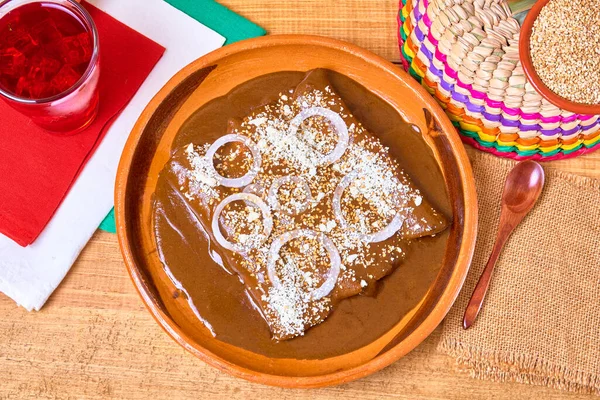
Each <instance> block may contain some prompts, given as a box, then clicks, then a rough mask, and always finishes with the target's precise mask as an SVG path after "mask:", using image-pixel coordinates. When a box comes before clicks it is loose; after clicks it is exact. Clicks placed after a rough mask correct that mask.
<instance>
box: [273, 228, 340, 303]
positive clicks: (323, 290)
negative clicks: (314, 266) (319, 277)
mask: <svg viewBox="0 0 600 400" xmlns="http://www.w3.org/2000/svg"><path fill="white" fill-rule="evenodd" d="M299 237H308V238H311V239H318V240H319V242H321V244H322V245H323V247H325V249H326V250H327V254H328V255H329V264H330V268H329V270H328V271H327V275H326V277H327V278H326V279H325V282H323V284H321V286H319V287H318V288H316V289H314V290H313V291H312V292H311V293H310V296H311V298H312V300H319V299H321V298H323V297H325V296H327V295H328V294H329V293H331V291H332V290H333V288H335V285H336V283H337V279H338V276H339V275H340V265H341V264H342V261H341V259H340V254H339V253H338V250H337V247H335V244H334V243H333V241H332V240H331V239H329V238H328V237H327V236H326V235H325V234H324V233H319V232H315V231H313V230H312V229H296V230H293V231H289V232H286V233H284V234H282V235H280V236H278V237H276V238H275V239H274V240H273V243H271V248H270V249H269V259H268V261H267V274H268V276H269V280H270V281H271V283H272V284H273V286H274V287H275V288H278V287H281V285H282V284H281V280H280V279H279V277H278V276H277V271H276V270H275V261H276V260H277V258H279V250H281V247H282V246H283V245H284V244H286V243H287V242H289V241H290V240H293V239H296V238H299Z"/></svg>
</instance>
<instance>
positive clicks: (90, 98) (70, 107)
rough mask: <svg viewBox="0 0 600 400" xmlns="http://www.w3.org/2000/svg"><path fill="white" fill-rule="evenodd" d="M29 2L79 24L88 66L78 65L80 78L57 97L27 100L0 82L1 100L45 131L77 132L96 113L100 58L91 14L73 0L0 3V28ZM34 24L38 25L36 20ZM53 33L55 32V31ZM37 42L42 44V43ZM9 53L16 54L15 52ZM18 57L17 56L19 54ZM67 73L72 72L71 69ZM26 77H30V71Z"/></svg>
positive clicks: (32, 0)
mask: <svg viewBox="0 0 600 400" xmlns="http://www.w3.org/2000/svg"><path fill="white" fill-rule="evenodd" d="M32 3H41V5H43V7H49V8H51V9H54V10H60V11H61V12H64V13H66V14H67V15H68V16H67V18H75V19H76V20H77V21H78V23H79V24H81V26H82V27H83V29H84V30H85V32H86V33H87V34H89V36H87V37H88V38H91V40H92V50H91V57H90V60H89V63H88V64H87V67H85V64H81V66H82V68H83V67H84V68H85V70H84V71H83V74H82V75H81V77H80V78H79V79H78V80H77V81H75V83H74V84H72V85H71V86H70V87H68V88H67V89H65V90H63V91H61V92H60V93H58V94H54V95H52V96H49V97H44V98H39V99H38V98H27V97H24V96H19V95H17V94H16V93H15V92H13V91H10V90H9V89H8V88H5V87H3V86H2V84H1V83H0V97H1V98H3V99H4V100H5V101H6V102H7V103H8V104H9V105H10V106H11V107H12V108H14V109H15V110H17V111H19V112H20V113H22V114H24V115H26V116H27V117H29V118H30V119H31V120H32V121H33V122H34V123H36V124H37V125H39V126H40V127H42V128H44V129H45V130H48V131H51V132H56V133H62V134H72V133H76V132H80V131H81V130H83V129H84V128H86V127H87V126H89V125H90V124H91V123H92V121H93V120H94V118H95V117H96V114H97V112H98V101H99V99H98V79H99V76H100V63H99V61H100V59H99V58H100V57H99V44H98V31H97V30H96V25H95V24H94V21H93V20H92V17H91V16H90V14H89V13H88V12H87V11H86V10H85V9H84V8H83V7H82V6H81V5H80V4H79V3H77V2H76V1H73V0H5V1H2V0H0V26H2V19H3V18H7V16H8V14H9V13H11V12H12V15H14V14H15V13H18V12H19V8H20V7H23V6H27V5H31V4H32ZM53 15H55V14H53ZM63 17H64V16H63ZM35 22H36V23H37V22H39V21H35ZM71 22H72V21H71ZM32 25H34V26H39V25H40V24H38V25H35V24H34V23H32ZM37 29H40V28H37ZM56 30H57V31H58V29H56ZM29 32H31V31H29ZM26 36H27V35H26ZM28 37H29V38H33V36H32V35H29V36H28ZM67 39H69V38H67ZM2 40H3V39H2V38H0V42H2ZM32 40H33V39H32ZM39 41H40V42H41V40H39ZM60 41H61V43H60V44H61V45H63V37H62V36H61V39H60ZM76 43H79V42H76ZM12 51H13V52H17V50H12ZM75 51H76V52H75V53H74V54H77V48H75ZM18 54H19V57H20V56H21V53H18ZM88 55H89V53H88ZM0 56H2V54H0ZM38 59H39V58H38ZM27 62H30V61H27ZM65 63H67V61H65ZM13 64H14V61H13ZM0 66H1V65H0ZM65 66H66V64H65ZM70 71H74V70H73V69H70ZM1 74H2V70H0V77H1ZM29 74H31V70H30V72H29ZM76 76H77V75H75V77H76ZM61 78H62V77H61ZM22 79H25V78H22ZM66 79H67V78H65V80H64V81H63V82H69V81H68V80H66ZM72 80H74V77H73V76H71V81H72ZM53 82H54V81H53ZM30 97H31V96H30Z"/></svg>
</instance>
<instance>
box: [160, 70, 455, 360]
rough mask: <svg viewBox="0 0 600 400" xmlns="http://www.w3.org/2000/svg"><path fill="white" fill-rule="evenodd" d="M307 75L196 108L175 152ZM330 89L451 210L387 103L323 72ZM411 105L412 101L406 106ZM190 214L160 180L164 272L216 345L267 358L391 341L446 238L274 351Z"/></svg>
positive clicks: (414, 138)
mask: <svg viewBox="0 0 600 400" xmlns="http://www.w3.org/2000/svg"><path fill="white" fill-rule="evenodd" d="M304 77H305V73H304V72H279V73H273V74H269V75H264V76H261V77H258V78H256V79H253V80H251V81H248V82H246V83H244V84H242V85H240V86H238V87H236V88H235V89H233V90H232V91H231V92H230V93H229V94H228V95H227V96H224V97H220V98H217V99H215V100H213V101H211V102H210V103H208V104H206V105H205V106H203V107H202V108H200V109H198V110H197V111H196V112H195V113H194V114H193V115H192V116H191V117H190V118H189V119H188V120H187V121H186V122H185V123H184V125H183V126H182V127H181V129H180V131H179V132H178V134H177V136H176V138H175V141H174V143H173V147H172V148H173V149H177V148H180V147H182V146H186V145H187V144H189V143H191V142H203V143H205V142H212V141H214V140H215V139H217V138H218V137H220V136H223V135H224V134H225V133H226V131H227V124H228V120H230V119H231V118H242V117H243V116H244V115H248V114H249V113H250V110H251V109H253V108H255V107H257V106H259V105H264V104H267V103H270V102H272V101H273V100H274V99H276V98H277V97H278V95H279V93H281V92H283V91H286V90H288V89H290V88H293V87H295V86H296V85H298V84H299V83H300V82H301V81H302V79H303V78H304ZM327 78H328V79H329V81H330V83H331V85H332V86H333V88H334V90H335V91H336V92H337V93H338V94H339V95H340V96H341V97H342V98H343V99H344V101H345V103H346V105H347V106H348V108H349V109H350V111H351V112H352V113H353V114H354V116H355V117H356V118H357V119H358V120H359V121H361V122H362V124H363V125H364V126H365V128H367V129H368V130H369V131H370V132H372V133H373V134H375V135H376V136H377V137H379V139H380V140H381V141H382V142H383V144H384V145H386V146H388V147H389V148H390V152H391V155H392V156H393V157H395V158H396V159H397V160H398V161H399V163H400V166H401V167H402V168H403V169H404V170H405V171H406V172H407V173H408V175H409V176H410V177H411V178H412V180H413V182H414V183H415V184H416V185H417V187H419V189H420V190H421V192H422V193H423V194H424V195H425V196H426V198H427V199H428V200H429V201H430V203H431V204H432V206H433V207H434V208H436V209H437V210H438V211H440V212H442V213H443V214H445V215H446V216H448V217H450V216H451V206H450V202H449V198H448V195H447V193H446V187H445V184H444V179H443V175H442V173H441V171H440V170H439V168H438V165H437V162H436V161H435V158H434V157H433V154H432V153H431V151H430V150H429V148H428V146H427V145H426V143H425V142H424V140H423V139H422V137H421V133H419V132H416V131H415V130H414V129H413V126H412V125H410V124H408V123H406V122H405V121H404V120H403V119H402V117H401V116H400V115H399V114H398V113H397V112H396V111H395V110H394V109H393V108H392V107H391V106H390V105H389V104H387V103H386V102H385V101H383V100H382V99H380V98H379V97H377V96H376V95H374V94H373V93H371V92H369V91H368V90H367V89H366V88H364V87H363V86H361V85H360V84H358V83H357V82H355V81H353V80H351V79H350V78H348V77H346V76H343V75H341V74H338V73H336V72H333V71H327ZM405 101H407V102H409V101H412V99H410V98H407V99H406V100H405ZM190 212H191V211H190V210H189V209H188V208H187V207H186V205H185V202H184V201H183V200H182V198H181V197H180V195H179V194H177V192H176V191H175V190H173V188H172V187H171V185H170V184H169V183H168V182H166V181H165V179H162V178H159V182H158V184H157V189H156V192H155V233H156V237H157V243H158V248H159V254H160V257H161V260H162V262H163V264H164V265H166V266H167V267H168V271H169V273H170V274H171V276H172V277H173V278H175V279H176V280H177V281H178V282H179V283H180V284H181V286H182V287H183V288H184V289H185V291H186V293H187V295H186V294H185V293H181V294H179V295H182V296H188V295H189V297H190V299H191V300H192V302H193V304H194V306H195V307H196V309H197V313H198V314H199V316H200V318H201V319H202V320H203V322H204V324H205V325H206V326H210V329H211V331H212V332H213V334H214V335H215V336H216V338H217V339H218V340H221V341H223V342H226V343H229V344H232V345H235V346H239V347H241V348H244V349H246V350H250V351H252V352H255V353H258V354H263V355H265V356H268V357H281V358H296V359H322V358H327V357H332V356H337V355H341V354H345V353H348V352H350V351H353V350H356V349H358V348H361V347H363V346H365V345H367V344H369V343H371V342H372V341H373V340H375V339H377V338H378V337H380V336H381V335H382V334H384V333H385V332H387V331H388V330H389V329H390V328H392V327H393V326H394V325H395V324H397V323H398V322H399V321H400V320H401V319H402V317H404V316H405V315H406V314H407V313H408V312H409V311H410V310H411V309H413V308H414V307H415V306H416V305H417V304H418V303H419V302H420V301H421V300H422V299H423V297H424V296H425V294H426V292H427V290H428V289H429V287H430V285H431V284H432V283H433V280H434V279H435V277H436V275H437V273H438V271H439V269H440V267H441V263H442V258H443V255H444V252H445V248H446V243H447V239H448V230H446V231H445V232H442V233H441V234H438V235H437V236H435V237H425V238H421V239H417V240H414V241H413V242H412V244H411V245H410V246H409V247H408V249H407V257H406V259H405V260H404V262H403V263H402V264H401V265H400V266H399V267H398V268H397V269H396V270H395V271H394V272H392V273H391V274H390V275H389V276H387V277H385V278H383V279H382V280H381V281H379V282H378V285H377V290H376V291H375V293H370V294H369V295H358V296H354V297H350V298H347V299H344V300H342V301H341V302H340V303H339V304H337V305H336V306H335V307H334V309H333V312H332V313H331V314H330V315H329V317H328V318H327V319H326V320H325V321H324V322H323V323H321V324H320V325H317V326H315V327H313V328H310V329H309V330H307V331H306V333H305V335H304V336H301V337H297V338H294V339H291V340H286V341H281V342H277V341H275V340H273V339H271V333H270V331H269V328H268V326H267V324H266V322H265V321H264V320H263V318H262V317H261V315H260V314H259V311H258V310H257V309H256V308H255V306H254V305H253V303H252V302H251V301H250V300H249V298H248V296H247V295H246V292H245V290H244V286H243V284H242V283H241V282H240V280H239V279H238V277H237V276H236V275H235V274H230V273H228V272H227V271H226V269H225V268H223V267H221V266H220V265H219V264H217V263H216V262H215V261H213V259H212V258H211V249H210V244H209V242H208V241H207V238H206V235H205V234H202V231H201V227H199V226H198V225H196V224H195V223H194V222H193V218H190V214H189V213H190Z"/></svg>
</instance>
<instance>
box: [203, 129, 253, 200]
mask: <svg viewBox="0 0 600 400" xmlns="http://www.w3.org/2000/svg"><path fill="white" fill-rule="evenodd" d="M232 142H240V143H243V144H244V145H245V146H246V147H247V148H248V149H250V152H251V153H252V168H250V170H249V171H248V172H246V174H245V175H244V176H240V177H239V178H226V177H224V176H223V175H221V174H219V173H218V172H217V170H216V169H215V166H214V164H213V159H214V157H215V154H216V152H217V150H219V149H220V148H221V146H223V145H224V144H227V143H232ZM205 157H206V158H207V159H208V161H209V162H208V169H209V170H210V172H211V173H212V174H213V175H214V176H215V179H216V180H217V182H219V184H221V185H223V186H227V187H235V188H238V187H243V186H246V185H248V184H249V183H250V182H252V181H253V180H254V178H255V177H256V175H257V174H258V171H259V170H260V166H261V164H262V158H261V155H260V151H259V150H258V146H257V145H256V144H255V143H254V142H253V141H252V140H251V139H250V138H248V137H246V136H243V135H237V134H229V135H225V136H221V137H220V138H218V139H217V140H215V141H214V143H213V144H211V145H210V147H209V148H208V150H207V151H206V156H205Z"/></svg>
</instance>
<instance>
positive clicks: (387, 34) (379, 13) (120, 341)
mask: <svg viewBox="0 0 600 400" xmlns="http://www.w3.org/2000/svg"><path fill="white" fill-rule="evenodd" d="M222 3H224V4H225V5H227V6H228V7H230V8H231V9H233V10H235V11H237V12H239V13H241V14H242V15H244V16H246V17H248V18H250V19H252V20H253V21H255V22H257V23H258V24H261V25H262V26H264V27H265V28H266V29H267V30H268V31H269V32H270V33H272V34H277V33H308V34H318V35H324V36H331V37H335V38H338V39H344V40H347V41H350V42H353V43H356V44H358V45H360V46H362V47H365V48H367V49H369V50H371V51H373V52H375V53H377V54H379V55H381V56H383V57H385V58H387V59H389V60H391V61H398V60H399V56H398V49H397V42H396V33H395V30H396V23H395V17H396V12H397V3H398V2H397V1H396V0H327V1H325V0H323V1H321V0H285V1H283V0H223V1H222ZM547 167H552V168H554V167H556V168H562V169H565V170H568V171H571V172H576V173H580V174H586V175H590V176H600V152H598V153H596V155H594V154H592V155H589V156H586V157H582V158H579V159H576V160H570V161H564V162H557V163H552V164H551V165H547ZM438 338H439V329H438V330H437V331H436V332H435V333H434V334H432V335H431V337H429V338H428V339H427V340H426V341H425V342H424V343H423V344H422V345H420V346H419V347H418V348H417V349H415V350H414V351H413V352H411V353H410V354H409V355H408V356H406V357H405V358H403V359H402V360H400V361H398V362H396V363H394V364H393V365H392V366H390V367H388V368H386V369H384V370H383V371H381V372H379V373H377V374H374V375H372V376H370V377H367V378H364V379H361V380H358V381H356V382H353V383H350V384H346V385H342V386H338V387H333V388H325V389H318V390H308V391H307V390H283V389H277V388H270V387H265V386H260V385H257V384H251V383H248V382H245V381H242V380H240V379H236V378H233V377H230V376H228V375H225V374H223V373H221V372H219V371H217V370H215V369H213V368H212V367H209V366H207V365H206V364H204V363H203V362H201V361H200V360H198V359H196V358H194V357H193V356H192V355H190V354H188V353H187V352H185V351H184V350H183V349H182V348H181V347H179V345H177V344H176V343H175V342H174V341H173V340H171V339H170V338H169V337H168V336H167V335H166V334H165V333H164V332H163V331H162V330H161V328H160V327H159V326H158V325H157V324H156V323H155V322H154V320H153V319H152V317H151V316H150V314H149V313H148V312H147V311H146V309H145V308H144V305H143V304H142V302H141V300H140V298H139V297H138V295H137V293H136V292H135V290H134V288H133V285H132V283H131V282H130V280H129V277H128V276H127V273H126V271H125V267H124V265H123V262H122V260H121V255H120V253H119V248H118V244H117V239H116V236H115V235H112V234H108V233H103V232H98V233H96V235H95V236H94V237H93V239H92V240H91V242H90V243H89V245H88V246H87V247H86V248H85V250H84V251H83V253H82V254H81V256H80V257H79V260H78V261H77V263H76V264H75V266H74V267H73V269H72V271H71V272H70V273H69V275H68V276H67V278H66V279H65V281H64V282H63V283H62V284H61V286H60V287H59V288H58V290H57V291H56V292H55V293H54V294H53V295H52V297H51V298H50V300H49V302H48V303H47V305H46V306H45V307H44V308H43V309H42V311H40V312H34V313H28V312H26V311H24V310H23V309H22V308H19V307H17V306H16V305H15V304H14V303H13V302H12V301H11V300H10V299H8V298H7V297H5V296H4V295H2V294H0V399H26V398H29V399H48V398H49V399H55V398H57V399H63V398H98V399H100V398H102V399H104V398H116V399H125V398H138V399H150V398H151V399H187V398H189V399H198V398H211V399H253V398H262V399H265V400H270V399H278V400H284V399H292V398H294V399H295V398H310V399H321V398H323V399H329V398H334V397H336V396H343V397H345V398H360V399H365V400H366V399H379V398H383V397H394V398H406V399H491V398H494V399H517V398H526V399H540V398H544V399H563V398H566V399H592V398H595V397H592V396H584V395H576V394H571V393H565V392H561V391H557V390H552V389H547V388H543V387H535V386H529V385H522V384H511V383H494V382H488V381H480V380H475V379H472V378H470V377H469V376H467V375H465V374H463V373H459V372H457V371H456V370H455V367H454V363H453V360H452V359H451V358H449V357H447V356H445V355H442V354H439V353H437V352H436V351H435V346H436V343H437V341H438Z"/></svg>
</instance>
